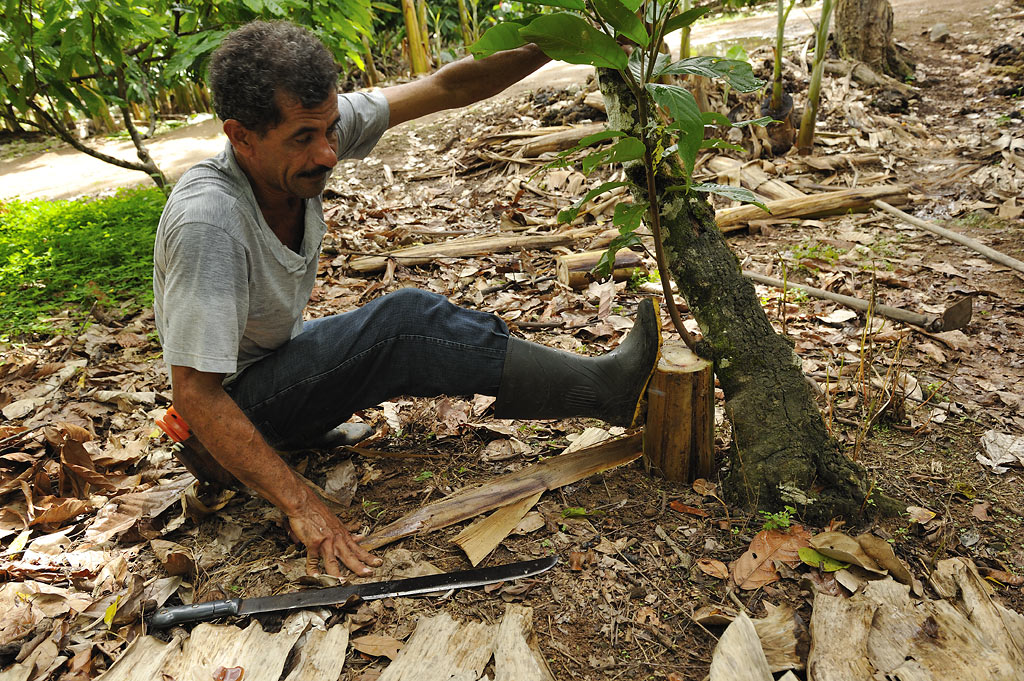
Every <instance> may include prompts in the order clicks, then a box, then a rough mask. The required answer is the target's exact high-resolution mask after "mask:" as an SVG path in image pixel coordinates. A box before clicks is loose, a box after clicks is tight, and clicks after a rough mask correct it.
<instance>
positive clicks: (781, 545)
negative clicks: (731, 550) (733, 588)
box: [732, 525, 811, 589]
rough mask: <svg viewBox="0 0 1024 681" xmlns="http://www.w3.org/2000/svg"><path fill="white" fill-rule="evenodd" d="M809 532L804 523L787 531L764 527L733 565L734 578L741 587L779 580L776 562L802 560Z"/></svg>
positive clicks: (792, 564)
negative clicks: (765, 528)
mask: <svg viewBox="0 0 1024 681" xmlns="http://www.w3.org/2000/svg"><path fill="white" fill-rule="evenodd" d="M810 537H811V535H810V533H809V532H808V531H807V530H805V529H804V528H803V526H801V525H793V526H792V527H790V528H789V530H788V531H787V532H782V531H780V530H761V531H760V532H758V533H757V534H756V535H754V539H753V540H752V541H751V542H750V548H748V549H747V551H746V553H744V554H743V555H742V556H740V557H739V559H737V560H736V562H735V563H733V567H732V578H733V581H734V582H735V583H736V585H737V586H739V587H740V588H741V589H757V588H760V587H762V586H764V585H765V584H770V583H772V582H774V581H777V580H778V579H779V573H778V571H777V570H776V569H775V563H776V561H778V562H780V563H785V564H787V565H790V566H796V565H798V564H799V563H800V554H799V553H798V552H799V550H800V549H801V548H803V547H806V546H808V540H809V539H810Z"/></svg>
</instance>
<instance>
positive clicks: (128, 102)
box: [0, 0, 371, 187]
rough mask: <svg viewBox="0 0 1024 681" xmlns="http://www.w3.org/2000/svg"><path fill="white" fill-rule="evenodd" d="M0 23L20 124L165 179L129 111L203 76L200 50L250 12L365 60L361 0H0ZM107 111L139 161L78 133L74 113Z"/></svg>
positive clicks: (10, 114)
mask: <svg viewBox="0 0 1024 681" xmlns="http://www.w3.org/2000/svg"><path fill="white" fill-rule="evenodd" d="M4 3H5V4H4V15H3V16H4V21H3V23H2V24H0V108H2V109H4V110H6V112H7V116H6V117H7V118H8V119H9V120H11V121H13V123H14V124H15V125H16V126H18V127H21V128H23V129H24V128H35V129H38V130H42V131H44V132H46V133H49V134H53V135H56V136H57V137H60V138H61V139H63V140H64V141H65V142H67V143H69V144H71V145H72V146H73V147H74V148H76V149H78V150H79V151H82V152H83V153H86V154H89V155H90V156H93V157H95V158H98V159H100V160H101V161H105V162H107V163H112V164H114V165H117V166H120V167H122V168H128V169H131V170H138V171H140V172H144V173H146V174H147V175H149V176H150V177H151V178H152V179H153V181H154V182H155V183H156V184H157V185H158V186H160V187H166V185H167V179H166V178H165V177H164V175H163V173H162V172H161V171H160V169H159V168H158V167H157V165H156V163H155V162H154V161H153V159H152V157H150V155H149V152H148V151H147V150H146V145H145V141H144V135H143V134H142V133H141V132H140V131H139V129H138V121H136V120H135V117H134V115H133V113H132V107H133V105H141V106H142V107H144V108H146V109H149V110H150V112H151V115H152V116H156V115H157V114H156V107H155V106H154V105H153V103H152V102H153V100H154V99H155V98H156V97H157V95H158V94H159V93H160V92H161V91H162V90H165V89H168V88H173V87H175V86H178V85H181V84H188V83H198V82H201V81H202V75H203V74H202V70H203V68H204V66H205V60H206V57H207V56H208V55H209V54H210V52H212V51H213V50H214V49H215V48H216V46H217V45H218V44H219V43H220V40H221V38H223V36H224V35H225V34H226V33H227V32H228V31H230V30H231V29H233V28H235V27H237V26H240V25H241V24H243V23H246V22H248V21H251V20H253V19H289V20H291V21H294V22H296V23H299V24H303V25H306V26H309V27H311V28H312V29H313V30H314V31H315V32H316V33H317V34H318V35H319V37H320V38H321V40H323V41H324V43H325V44H326V45H327V46H328V48H330V49H331V50H332V52H333V53H334V54H335V55H336V57H337V58H347V59H349V60H351V61H354V62H355V63H357V64H359V65H360V67H362V66H363V60H362V57H361V55H360V53H361V52H363V50H364V48H363V45H362V40H361V36H362V35H365V34H367V33H368V32H369V28H370V23H371V15H370V3H369V0H325V1H321V2H317V3H311V2H307V1H306V0H243V1H241V2H238V1H235V2H231V1H227V2H225V1H221V0H197V1H196V2H190V3H188V4H186V3H180V2H176V1H175V0H4ZM111 109H113V110H115V111H116V112H117V113H118V114H119V116H120V118H121V120H122V121H123V123H124V127H125V130H126V131H127V132H128V135H129V136H130V137H131V140H132V143H133V144H134V145H135V149H136V155H137V157H138V160H129V159H122V158H116V157H114V156H110V155H109V154H105V153H102V152H100V151H98V150H96V149H94V148H92V147H90V146H88V145H86V144H85V143H84V142H82V141H81V140H79V139H78V137H77V136H76V134H75V133H74V127H75V124H74V121H75V119H76V118H79V117H96V118H102V119H108V118H109V117H110V110H111Z"/></svg>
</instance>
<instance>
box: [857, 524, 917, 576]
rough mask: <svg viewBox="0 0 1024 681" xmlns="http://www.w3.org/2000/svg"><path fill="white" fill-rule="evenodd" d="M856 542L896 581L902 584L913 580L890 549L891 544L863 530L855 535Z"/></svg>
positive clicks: (905, 567)
mask: <svg viewBox="0 0 1024 681" xmlns="http://www.w3.org/2000/svg"><path fill="white" fill-rule="evenodd" d="M857 543H858V544H860V546H861V548H862V549H864V553H866V554H868V555H869V556H871V558H872V559H873V560H874V561H875V562H876V563H878V565H879V566H880V567H882V568H884V569H885V570H887V571H888V572H889V574H890V575H892V576H893V578H895V579H896V581H898V582H901V583H903V584H910V583H912V582H913V581H914V577H913V575H911V574H910V570H909V569H907V566H906V565H904V563H903V561H901V560H900V559H899V558H897V557H896V552H895V551H893V549H892V544H890V543H889V542H887V541H885V540H884V539H881V538H879V537H876V536H875V535H873V534H869V533H867V532H865V533H864V534H862V535H859V536H858V537H857Z"/></svg>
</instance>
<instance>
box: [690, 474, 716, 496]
mask: <svg viewBox="0 0 1024 681" xmlns="http://www.w3.org/2000/svg"><path fill="white" fill-rule="evenodd" d="M693 491H694V492H696V493H697V494H699V495H700V496H702V497H713V496H716V495H717V494H718V487H717V485H715V484H714V483H710V482H708V481H707V480H705V479H704V478H697V479H696V480H694V481H693Z"/></svg>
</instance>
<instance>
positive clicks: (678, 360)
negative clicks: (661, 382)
mask: <svg viewBox="0 0 1024 681" xmlns="http://www.w3.org/2000/svg"><path fill="white" fill-rule="evenodd" d="M710 366H711V362H710V361H708V360H706V359H702V358H700V357H698V356H697V355H696V354H694V352H693V351H692V350H690V348H688V347H686V343H684V342H683V341H681V340H668V341H665V343H664V344H663V345H662V346H661V359H660V360H659V361H658V371H663V372H665V373H670V374H683V373H693V372H697V371H703V370H705V369H707V368H709V367H710Z"/></svg>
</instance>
